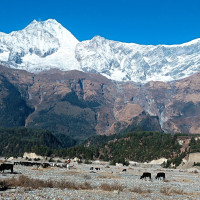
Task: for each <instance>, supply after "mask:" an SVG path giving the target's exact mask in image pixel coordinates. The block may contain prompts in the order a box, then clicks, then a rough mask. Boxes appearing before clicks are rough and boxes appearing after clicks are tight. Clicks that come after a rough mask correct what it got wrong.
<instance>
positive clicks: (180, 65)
mask: <svg viewBox="0 0 200 200" xmlns="http://www.w3.org/2000/svg"><path fill="white" fill-rule="evenodd" d="M75 55H76V58H77V60H78V61H79V63H80V64H81V68H82V69H83V70H84V71H96V72H100V73H101V74H103V75H105V76H106V77H108V78H111V79H114V80H118V81H122V80H124V81H127V80H131V81H136V82H148V81H152V80H153V81H171V80H178V79H182V78H184V77H187V76H189V75H191V74H194V73H195V72H199V71H200V39H197V40H193V41H191V42H188V43H185V44H181V45H156V46H153V45H139V44H134V43H130V44H128V43H122V42H116V41H110V40H106V39H104V38H102V37H99V36H97V37H94V38H93V39H92V40H88V41H84V42H81V43H79V44H77V46H76V53H75Z"/></svg>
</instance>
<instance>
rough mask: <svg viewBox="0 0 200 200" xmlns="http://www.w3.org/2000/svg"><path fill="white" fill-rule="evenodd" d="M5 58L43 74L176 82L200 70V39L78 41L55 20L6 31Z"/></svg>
mask: <svg viewBox="0 0 200 200" xmlns="http://www.w3.org/2000/svg"><path fill="white" fill-rule="evenodd" d="M0 63H1V64H2V65H5V66H8V67H12V68H16V69H23V70H27V71H29V72H33V73H38V72H41V71H44V70H49V69H52V68H57V69H60V70H64V71H69V70H80V71H84V72H91V73H100V74H102V75H104V76H106V77H107V78H109V79H112V80H115V81H134V82H138V83H147V82H149V81H173V80H179V79H182V78H185V77H188V76H190V75H192V74H194V73H196V72H199V71H200V39H196V40H192V41H190V42H187V43H184V44H180V45H140V44H135V43H123V42H117V41H112V40H107V39H105V38H103V37H100V36H95V37H94V38H92V39H91V40H86V41H82V42H80V41H78V40H77V39H76V38H75V37H74V36H73V35H72V33H71V32H69V31H68V30H67V29H66V28H64V27H63V26H62V25H61V24H60V23H58V22H57V21H56V20H54V19H48V20H46V21H42V22H38V21H36V20H33V21H32V22H31V23H30V24H29V25H28V26H27V27H26V28H24V29H23V30H20V31H13V32H11V33H9V34H6V33H0Z"/></svg>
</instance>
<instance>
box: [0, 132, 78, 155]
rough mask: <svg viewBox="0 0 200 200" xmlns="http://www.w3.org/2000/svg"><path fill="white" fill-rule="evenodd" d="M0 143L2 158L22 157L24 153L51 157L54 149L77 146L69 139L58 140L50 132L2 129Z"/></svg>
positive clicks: (64, 137)
mask: <svg viewBox="0 0 200 200" xmlns="http://www.w3.org/2000/svg"><path fill="white" fill-rule="evenodd" d="M63 140H64V141H65V142H63ZM0 141H1V142H0V156H22V155H23V154H24V152H35V153H38V154H40V155H49V156H50V155H51V154H52V149H60V148H67V147H70V146H74V145H75V141H73V140H72V139H70V138H69V137H66V136H62V137H61V136H60V138H58V137H55V136H54V135H53V134H52V133H51V132H49V131H45V130H37V129H27V128H10V129H5V128H4V129H3V128H0ZM66 141H67V142H66Z"/></svg>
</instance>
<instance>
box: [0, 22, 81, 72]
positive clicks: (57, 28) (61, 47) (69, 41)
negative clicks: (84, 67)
mask: <svg viewBox="0 0 200 200" xmlns="http://www.w3.org/2000/svg"><path fill="white" fill-rule="evenodd" d="M78 42H79V41H78V40H77V39H76V38H75V37H74V36H73V35H72V34H71V33H70V32H69V31H68V30H67V29H65V28H64V27H63V26H62V25H61V24H59V23H58V22H57V21H56V20H53V19H49V20H46V21H44V22H37V21H36V20H34V21H32V22H31V23H30V24H29V25H28V26H27V27H26V28H25V29H23V30H21V31H14V32H11V33H10V34H5V33H0V61H1V62H2V64H6V65H9V66H11V67H14V68H18V69H25V70H27V71H29V72H38V71H43V70H48V69H51V68H59V69H61V70H71V69H74V68H76V69H79V64H78V62H77V61H76V59H75V55H74V52H75V47H76V44H77V43H78Z"/></svg>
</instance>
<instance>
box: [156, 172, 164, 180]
mask: <svg viewBox="0 0 200 200" xmlns="http://www.w3.org/2000/svg"><path fill="white" fill-rule="evenodd" d="M161 178H162V179H163V180H165V173H164V172H159V173H157V176H156V179H158V180H159V179H161Z"/></svg>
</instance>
